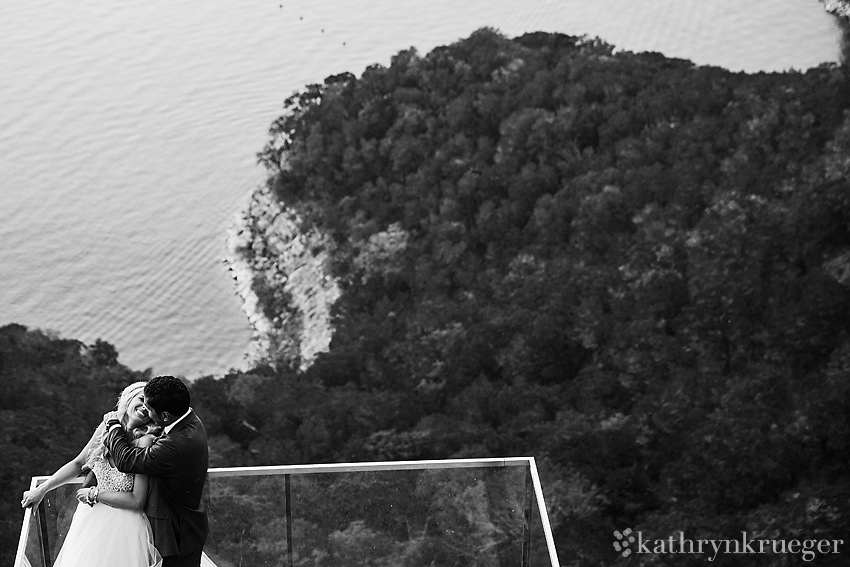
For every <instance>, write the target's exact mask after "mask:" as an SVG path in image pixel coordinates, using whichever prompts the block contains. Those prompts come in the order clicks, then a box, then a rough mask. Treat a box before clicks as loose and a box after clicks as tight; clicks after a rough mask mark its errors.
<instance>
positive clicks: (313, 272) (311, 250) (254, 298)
mask: <svg viewBox="0 0 850 567" xmlns="http://www.w3.org/2000/svg"><path fill="white" fill-rule="evenodd" d="M226 244H227V252H226V256H225V259H224V263H225V265H226V266H227V268H228V270H229V271H230V273H231V276H232V277H233V280H234V282H235V284H236V294H237V295H239V297H240V298H241V299H242V310H243V312H244V313H245V315H246V316H247V317H248V320H249V322H250V323H251V326H252V327H253V329H254V336H253V340H252V345H251V348H250V352H249V353H248V354H247V358H248V360H249V362H251V363H257V362H262V361H266V362H271V363H274V364H280V363H284V364H292V365H296V366H298V367H299V368H301V369H304V368H306V367H308V366H309V365H310V364H311V363H312V362H313V360H314V359H315V357H316V355H317V354H318V353H320V352H324V351H327V350H328V347H329V345H330V341H331V337H332V336H333V328H332V325H331V314H330V310H331V307H332V306H333V304H334V302H335V301H336V300H337V298H338V297H339V295H340V290H339V287H338V285H337V283H336V282H335V281H334V279H333V278H332V277H331V276H330V271H329V270H328V269H327V263H328V261H329V260H330V250H331V242H330V241H329V239H328V238H326V237H325V236H324V235H322V234H320V233H318V232H317V231H316V230H315V229H310V230H305V229H304V227H303V223H302V222H301V221H300V219H299V218H298V216H297V214H296V213H295V212H294V211H291V210H288V209H287V208H286V207H284V206H282V205H281V204H280V203H279V202H278V201H277V199H275V197H274V195H273V194H272V192H271V190H270V189H268V188H267V187H265V186H261V187H258V188H257V189H255V190H254V191H252V192H251V194H250V197H249V202H248V204H247V205H246V206H245V207H244V208H243V210H242V211H240V212H239V213H238V214H237V215H236V218H235V220H234V222H233V223H232V225H231V226H230V228H229V229H228V231H227V238H226ZM260 295H264V297H263V298H261V297H260ZM270 303H271V304H272V308H271V309H270V308H269V304H270Z"/></svg>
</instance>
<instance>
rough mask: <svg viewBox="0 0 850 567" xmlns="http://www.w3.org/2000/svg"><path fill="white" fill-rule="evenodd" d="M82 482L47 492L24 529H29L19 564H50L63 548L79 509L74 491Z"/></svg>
mask: <svg viewBox="0 0 850 567" xmlns="http://www.w3.org/2000/svg"><path fill="white" fill-rule="evenodd" d="M78 488H79V483H73V484H67V485H65V486H60V487H59V488H57V489H56V490H51V491H50V492H48V493H47V496H45V498H44V500H43V501H42V502H41V504H40V505H39V506H38V507H37V508H36V509H33V510H32V511H31V512H30V514H28V516H29V521H28V522H27V525H26V526H24V528H23V529H24V530H26V531H27V537H26V540H25V541H26V543H25V547H24V550H23V553H19V554H18V555H19V560H18V563H19V565H16V567H26V566H32V567H50V566H52V565H53V563H54V562H55V561H56V555H57V554H58V553H59V550H60V549H61V547H62V542H63V541H64V539H65V535H66V534H67V533H68V528H69V527H70V525H71V518H72V517H73V515H74V511H75V510H76V509H77V504H78V502H77V499H76V498H75V494H76V492H77V489H78Z"/></svg>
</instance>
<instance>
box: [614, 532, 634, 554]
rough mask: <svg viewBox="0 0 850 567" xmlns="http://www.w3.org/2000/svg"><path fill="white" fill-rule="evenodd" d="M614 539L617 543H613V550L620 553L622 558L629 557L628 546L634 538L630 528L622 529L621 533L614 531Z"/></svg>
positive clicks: (629, 550) (630, 551)
mask: <svg viewBox="0 0 850 567" xmlns="http://www.w3.org/2000/svg"><path fill="white" fill-rule="evenodd" d="M614 537H615V538H617V541H615V542H614V549H616V550H617V551H619V552H621V553H622V555H623V557H628V556H629V555H631V553H632V550H631V549H629V544H630V543H634V542H635V536H633V535H632V528H626V529H624V530H623V533H620V532H619V531H617V530H615V531H614Z"/></svg>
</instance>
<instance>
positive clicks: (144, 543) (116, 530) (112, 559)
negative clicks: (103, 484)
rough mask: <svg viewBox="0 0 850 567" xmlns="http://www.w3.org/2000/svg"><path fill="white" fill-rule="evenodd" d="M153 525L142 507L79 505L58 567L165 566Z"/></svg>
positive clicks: (63, 546) (56, 565)
mask: <svg viewBox="0 0 850 567" xmlns="http://www.w3.org/2000/svg"><path fill="white" fill-rule="evenodd" d="M161 565H162V557H161V556H160V555H159V553H158V552H157V550H156V548H155V547H154V546H153V535H152V533H151V525H150V522H148V518H147V516H145V515H144V513H142V512H141V511H138V510H119V509H118V508H112V507H110V506H107V505H106V504H95V505H94V506H89V505H88V504H83V503H82V502H81V503H79V504H78V505H77V511H76V512H74V518H73V520H71V527H70V528H69V529H68V535H67V536H65V543H63V544H62V549H61V550H60V551H59V555H58V556H57V557H56V563H55V564H54V567H82V566H85V567H161Z"/></svg>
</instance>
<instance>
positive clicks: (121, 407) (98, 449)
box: [86, 382, 162, 462]
mask: <svg viewBox="0 0 850 567" xmlns="http://www.w3.org/2000/svg"><path fill="white" fill-rule="evenodd" d="M145 384H147V382H133V383H132V384H130V385H129V386H127V387H126V388H124V389H123V390H122V391H121V394H120V395H119V396H118V403H117V404H116V405H115V411H116V413H117V414H118V420H119V421H120V422H121V425H122V426H123V427H124V428H125V429H126V428H127V407H128V406H129V405H130V402H131V401H132V400H133V399H134V398H136V397H137V396H138V395H139V394H141V393H143V392H144V390H145ZM102 425H103V424H101V425H100V426H99V427H100V428H101V436H100V440H99V441H98V443H97V444H96V445H95V446H94V447H92V449H91V451H90V452H89V455H88V457H87V458H86V461H87V462H88V461H90V460H91V459H92V458H93V457H95V456H98V455H104V454H106V453H107V451H106V447H105V446H104V445H103V438H104V437H105V436H106V430H105V428H103V427H102ZM161 431H162V427H160V426H159V425H157V424H156V423H154V422H153V420H151V421H148V422H147V423H146V424H144V425H142V426H140V427H134V428H133V429H131V430H129V431H128V433H130V434H131V435H132V436H133V438H134V439H138V438H139V437H142V436H143V435H147V434H148V433H153V434H154V435H159V433H160V432H161Z"/></svg>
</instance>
